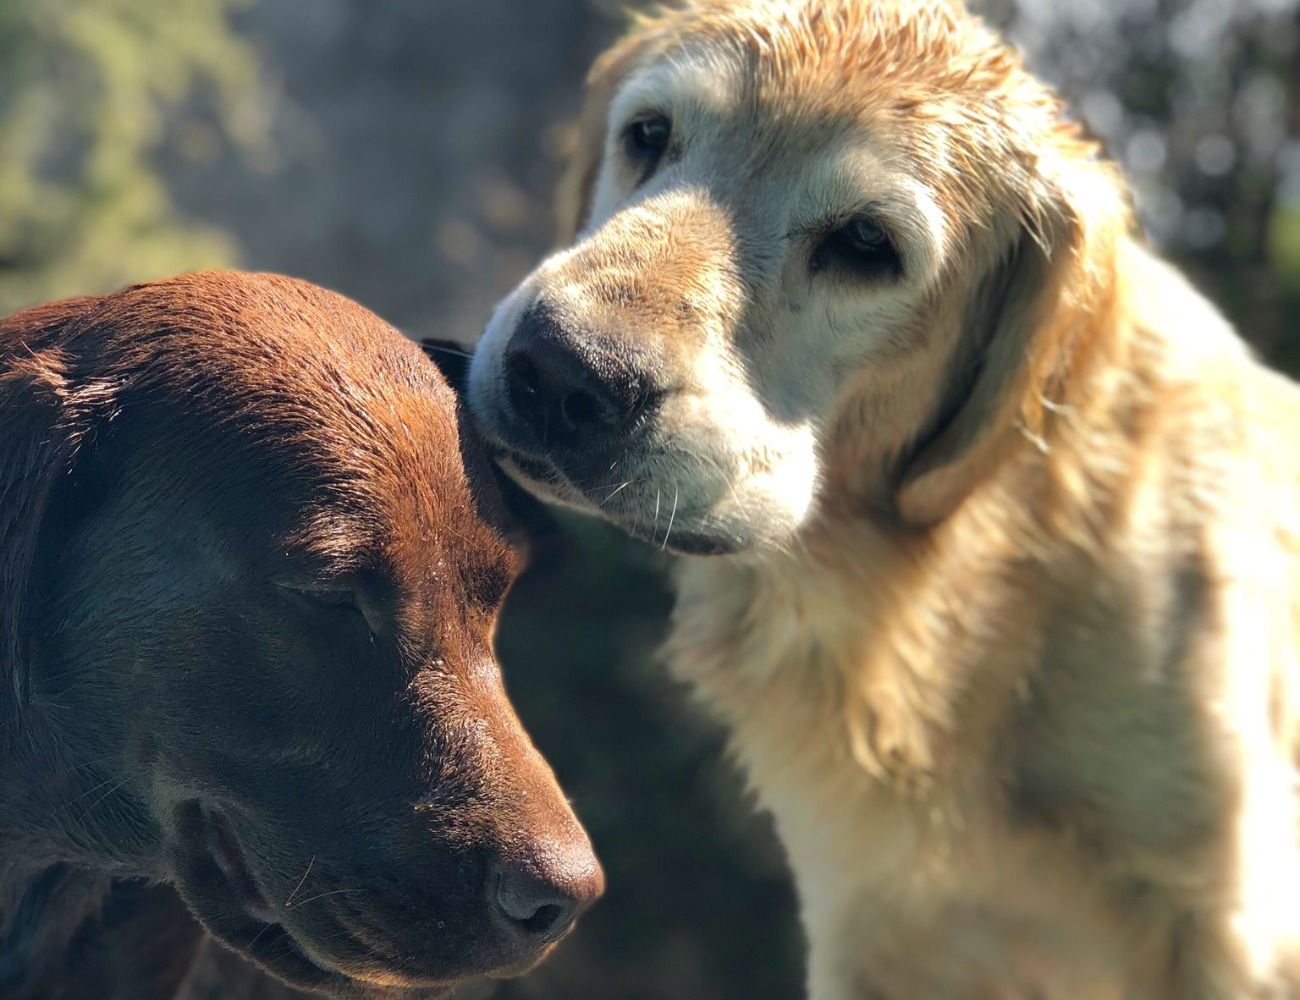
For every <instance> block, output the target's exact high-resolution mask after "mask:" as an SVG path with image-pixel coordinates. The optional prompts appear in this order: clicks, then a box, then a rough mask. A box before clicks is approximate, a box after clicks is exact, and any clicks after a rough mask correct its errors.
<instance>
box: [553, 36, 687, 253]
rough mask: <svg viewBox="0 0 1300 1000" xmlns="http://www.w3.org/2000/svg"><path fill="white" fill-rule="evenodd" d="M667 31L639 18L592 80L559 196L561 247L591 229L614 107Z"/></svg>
mask: <svg viewBox="0 0 1300 1000" xmlns="http://www.w3.org/2000/svg"><path fill="white" fill-rule="evenodd" d="M661 28H662V22H661V21H659V20H657V19H654V18H651V17H646V16H642V17H638V18H637V19H636V21H635V22H634V25H633V28H632V30H631V31H630V32H628V34H626V35H624V36H623V37H622V38H621V39H619V41H618V42H616V43H615V44H614V46H613V47H612V48H610V49H607V50H606V51H605V52H603V53H602V54H601V55H600V57H599V58H598V59H597V60H596V62H595V63H594V64H593V65H592V67H591V72H590V73H588V74H587V88H586V94H585V97H584V98H583V104H582V113H581V114H580V115H579V116H578V126H577V139H576V142H575V145H574V148H573V152H572V153H571V154H570V155H569V163H568V166H567V167H566V168H565V171H564V176H563V177H562V178H561V179H560V187H559V191H558V192H557V193H556V205H557V213H558V221H559V231H558V237H559V245H560V246H568V245H570V244H571V243H572V242H573V241H574V239H575V238H576V237H577V235H578V233H579V232H581V231H582V228H583V226H585V225H586V223H587V218H588V215H589V214H590V212H591V198H592V195H593V193H594V192H595V187H596V175H597V174H598V173H599V172H600V163H601V160H602V158H603V157H604V154H605V137H606V134H607V132H608V125H609V122H608V118H609V106H610V103H611V102H612V101H613V100H614V95H615V94H616V93H617V92H618V88H619V85H620V84H622V82H623V80H624V79H625V78H626V77H627V75H628V73H630V72H631V71H632V69H633V68H634V67H635V66H636V64H637V63H638V62H639V61H640V60H641V58H642V57H643V56H644V55H645V54H646V53H647V52H648V51H649V50H650V49H651V48H653V47H654V45H655V44H656V43H657V42H658V41H659V40H660V36H661V34H662V30H661Z"/></svg>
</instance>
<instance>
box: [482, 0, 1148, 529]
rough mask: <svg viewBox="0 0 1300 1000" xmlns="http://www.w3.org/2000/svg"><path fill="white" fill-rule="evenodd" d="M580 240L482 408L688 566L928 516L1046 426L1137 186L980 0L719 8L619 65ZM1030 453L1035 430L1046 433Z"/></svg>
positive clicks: (553, 472)
mask: <svg viewBox="0 0 1300 1000" xmlns="http://www.w3.org/2000/svg"><path fill="white" fill-rule="evenodd" d="M579 132H580V134H579V138H578V148H577V152H576V154H575V157H574V162H573V164H572V168H571V173H570V176H569V179H568V181H567V182H566V186H565V191H564V193H563V195H564V196H563V198H562V201H563V205H562V209H563V211H564V213H565V219H564V222H565V225H566V233H565V236H566V241H567V240H569V239H572V240H573V242H572V245H571V246H569V247H568V248H567V249H564V250H562V251H560V252H558V253H556V254H554V255H553V256H552V257H550V258H549V259H547V260H546V261H544V262H543V263H542V264H541V266H540V267H538V268H537V270H536V271H534V272H533V274H532V275H530V276H529V277H528V278H527V279H526V280H525V281H524V282H523V283H522V284H521V285H520V286H519V287H518V288H517V289H516V290H515V291H514V293H513V294H511V295H510V296H509V298H507V299H506V300H505V302H504V303H503V304H502V305H501V306H500V308H499V309H498V311H497V313H496V315H495V316H494V317H493V319H492V321H491V322H490V324H489V325H488V328H487V330H486V333H485V334H484V337H483V339H482V341H481V343H480V346H479V347H478V349H477V351H476V353H475V358H474V362H473V366H472V370H471V377H470V405H471V409H472V410H473V412H474V415H475V418H476V420H477V421H478V423H479V425H480V427H481V428H482V430H483V431H484V433H485V435H486V436H487V438H488V439H489V441H490V442H491V444H492V445H493V446H494V448H495V449H496V450H497V452H498V454H499V455H500V456H501V459H502V462H503V465H504V466H505V468H506V469H507V470H508V471H510V472H511V473H512V474H513V475H514V476H516V477H517V478H518V479H520V480H521V481H522V482H525V483H527V484H529V486H530V488H531V489H533V490H534V491H535V492H536V493H538V494H539V495H541V496H543V497H546V498H549V499H552V500H555V501H558V502H561V503H567V504H569V505H572V506H574V507H577V508H579V509H582V510H585V511H588V512H591V513H599V514H601V515H603V516H605V517H607V518H609V519H610V520H612V521H614V522H615V523H617V524H619V525H621V526H622V527H623V528H625V529H626V530H628V531H629V532H631V533H632V534H635V535H638V536H640V537H642V538H645V539H647V540H651V541H653V542H655V543H656V544H661V545H663V546H664V547H667V548H670V549H674V550H677V551H680V552H685V553H701V554H707V553H720V552H730V551H737V550H744V549H751V548H757V549H762V548H770V547H773V546H776V547H779V546H782V545H784V544H786V543H788V542H789V540H790V539H791V537H792V536H793V535H794V534H796V533H797V532H798V531H799V530H800V529H801V527H802V526H804V525H805V524H806V523H808V522H809V521H810V519H811V518H812V517H813V516H814V515H815V512H816V511H817V510H818V508H819V506H821V505H824V504H825V502H826V498H827V497H828V496H830V495H832V494H833V495H835V496H836V497H844V498H851V499H850V502H852V503H855V504H858V505H859V507H860V509H873V510H876V511H878V512H880V513H882V514H884V515H885V516H889V517H901V518H902V519H903V520H905V521H907V522H910V523H914V524H917V525H924V524H930V523H933V522H934V521H936V520H938V519H940V518H942V517H943V516H945V515H946V514H947V513H948V512H949V511H951V510H952V509H954V508H955V506H956V505H957V504H958V503H960V501H961V499H962V498H963V497H964V496H965V495H966V494H967V492H968V491H969V490H970V489H971V487H972V485H973V484H974V483H975V482H977V481H978V480H979V479H980V477H981V476H983V475H984V474H985V473H986V472H987V470H988V469H989V468H991V466H992V465H993V463H994V462H995V461H996V460H998V458H999V456H1000V455H1001V454H1002V453H1003V452H1004V451H1005V447H1004V446H1005V445H1006V444H1007V442H1008V441H1009V440H1014V439H1015V437H1016V434H1017V429H1018V428H1019V429H1021V430H1025V431H1027V432H1028V434H1027V435H1026V436H1028V437H1032V436H1033V434H1034V432H1035V428H1036V427H1037V425H1038V423H1039V421H1040V418H1041V417H1042V414H1043V412H1044V411H1043V409H1042V405H1041V400H1038V401H1035V400H1036V399H1037V397H1038V394H1036V393H1033V392H1028V391H1026V387H1027V386H1029V385H1031V384H1033V385H1036V386H1038V387H1040V388H1043V389H1044V391H1050V387H1047V385H1046V378H1045V373H1046V372H1047V371H1048V370H1049V369H1052V368H1054V367H1060V366H1061V365H1063V364H1064V362H1063V361H1062V359H1063V358H1064V357H1065V355H1066V354H1067V353H1069V352H1071V351H1074V350H1075V348H1076V347H1077V346H1078V342H1079V340H1080V338H1081V337H1082V333H1081V332H1080V330H1079V329H1077V328H1076V327H1075V325H1074V324H1073V322H1072V321H1068V320H1066V319H1065V318H1064V313H1061V312H1059V311H1058V307H1061V306H1062V305H1064V307H1066V308H1068V309H1069V310H1071V311H1072V315H1073V316H1083V315H1087V314H1088V312H1089V311H1090V310H1093V309H1094V307H1096V305H1097V303H1096V301H1095V300H1096V298H1097V296H1098V295H1099V294H1100V293H1099V292H1098V291H1097V289H1099V288H1101V287H1102V286H1103V285H1104V282H1103V281H1101V280H1100V279H1101V278H1102V277H1103V276H1102V275H1099V274H1097V273H1094V271H1093V270H1092V268H1093V267H1094V266H1095V265H1096V262H1097V261H1099V260H1104V259H1106V256H1105V255H1104V254H1101V253H1098V252H1097V250H1098V248H1099V247H1100V246H1101V245H1102V244H1104V243H1106V242H1107V241H1110V242H1112V243H1113V241H1114V240H1115V239H1116V236H1117V234H1118V233H1121V232H1123V231H1124V230H1125V228H1126V227H1127V225H1128V212H1127V207H1126V200H1125V197H1124V195H1123V191H1122V186H1121V185H1120V184H1119V182H1118V180H1117V178H1116V176H1115V174H1114V172H1113V169H1112V168H1111V167H1110V166H1108V165H1107V164H1105V163H1103V162H1101V161H1099V160H1098V159H1097V157H1096V155H1095V150H1094V148H1093V147H1092V145H1091V144H1090V143H1088V142H1086V141H1084V140H1082V139H1081V138H1080V136H1079V133H1078V130H1077V128H1076V127H1075V126H1073V125H1071V124H1069V123H1067V122H1066V121H1065V120H1064V118H1063V116H1062V114H1061V112H1060V109H1059V107H1058V103H1057V101H1056V100H1055V99H1054V98H1053V96H1052V95H1051V94H1050V93H1049V92H1048V91H1047V90H1046V88H1044V87H1043V86H1042V85H1040V84H1039V83H1038V82H1036V81H1035V80H1034V79H1033V78H1032V77H1030V76H1029V75H1028V73H1027V72H1026V71H1025V70H1024V69H1023V68H1022V67H1021V65H1020V63H1019V60H1018V59H1017V57H1016V56H1015V55H1014V53H1012V52H1011V51H1010V50H1009V49H1008V48H1007V47H1006V46H1004V45H1003V44H1002V43H1001V42H1000V41H999V40H998V39H997V38H996V36H994V35H993V34H992V33H991V32H990V31H989V30H988V29H987V28H985V27H984V26H983V25H982V24H981V23H980V22H979V21H977V20H976V19H975V18H973V17H971V16H970V15H969V14H967V13H966V12H965V11H964V10H962V9H961V8H960V6H959V5H958V4H956V3H936V2H933V0H781V2H769V0H730V2H721V0H695V2H688V3H686V4H685V5H684V6H683V7H682V8H681V9H678V10H675V11H670V12H668V13H665V14H662V15H659V16H656V17H654V18H648V19H645V20H643V21H642V22H641V23H640V25H639V26H638V28H637V29H636V30H635V31H634V32H633V33H632V34H631V35H630V36H629V37H627V38H626V39H624V40H623V41H621V42H620V43H619V44H618V45H617V46H615V48H614V49H612V50H611V51H610V52H608V53H607V54H606V55H605V56H604V57H602V58H601V59H600V61H599V62H598V63H597V64H596V66H595V69H594V70H593V72H592V75H591V79H590V85H589V98H588V103H587V107H586V110H585V112H584V114H583V117H582V120H581V123H580V126H579ZM1021 440H1022V442H1023V441H1024V437H1022V438H1021Z"/></svg>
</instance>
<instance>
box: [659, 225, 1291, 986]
mask: <svg viewBox="0 0 1300 1000" xmlns="http://www.w3.org/2000/svg"><path fill="white" fill-rule="evenodd" d="M1128 252H1129V253H1130V254H1131V257H1132V261H1131V263H1132V266H1133V268H1134V270H1135V273H1133V274H1132V281H1131V282H1129V283H1127V284H1126V285H1125V288H1126V290H1127V292H1128V293H1130V297H1129V298H1128V299H1127V304H1128V306H1129V307H1130V309H1129V310H1128V317H1129V318H1128V320H1127V323H1128V326H1129V329H1128V331H1127V337H1126V340H1127V341H1128V343H1127V350H1126V354H1127V356H1128V358H1129V359H1130V361H1131V367H1126V368H1125V369H1124V370H1122V371H1117V372H1115V373H1113V376H1112V377H1111V378H1109V379H1107V380H1105V381H1106V382H1107V383H1108V384H1110V385H1111V388H1112V391H1113V394H1114V399H1113V400H1112V401H1111V404H1110V405H1109V406H1108V407H1107V408H1106V409H1107V410H1108V411H1109V412H1110V414H1111V416H1112V417H1113V421H1111V422H1110V423H1109V424H1093V425H1092V426H1091V427H1090V428H1089V429H1088V431H1087V433H1086V434H1083V435H1081V437H1080V439H1079V441H1078V442H1077V448H1078V450H1077V451H1076V452H1075V453H1073V454H1069V453H1057V452H1055V451H1049V452H1048V453H1046V454H1044V453H1043V452H1041V451H1039V450H1037V449H1030V450H1028V451H1027V452H1026V453H1025V454H1024V455H1023V456H1022V457H1021V458H1020V459H1019V460H1017V461H1014V462H1012V463H1010V465H1009V466H1008V468H1007V469H1006V470H1005V471H1004V473H1003V474H1002V475H1001V476H1000V477H999V478H998V480H997V481H996V482H993V483H990V484H988V485H987V488H986V489H985V490H984V491H983V492H981V493H979V494H977V495H975V496H972V497H971V498H970V500H969V501H968V502H967V504H966V506H964V507H963V508H962V509H961V510H959V511H958V513H957V514H955V515H954V516H953V517H952V518H951V519H950V520H949V521H948V522H947V523H945V524H944V525H943V526H942V527H941V528H939V529H937V530H936V531H934V532H933V533H932V534H926V535H915V534H908V533H899V532H896V531H890V530H888V529H883V528H878V527H873V526H871V525H870V524H869V523H867V522H864V521H862V519H861V518H854V517H852V516H842V515H841V513H840V512H837V511H834V510H827V511H825V512H824V513H823V514H822V516H821V519H820V521H819V523H818V524H817V525H816V526H815V527H814V528H813V529H812V530H811V531H810V532H809V535H808V538H807V541H806V544H804V545H803V546H801V547H799V548H798V549H796V550H794V551H793V552H792V553H790V554H786V555H780V556H776V557H773V556H770V555H768V556H764V557H762V558H759V559H753V560H726V561H720V560H700V559H696V560H690V561H688V562H685V563H684V564H682V565H681V567H680V568H679V577H678V580H679V595H678V605H677V610H676V613H675V617H674V624H675V628H674V631H673V634H672V637H671V639H670V651H671V656H672V661H673V664H674V667H675V668H676V670H677V672H678V674H679V675H680V676H682V677H683V678H684V679H688V680H690V681H692V682H693V683H694V684H695V685H697V688H698V689H699V690H700V691H701V693H702V694H703V696H704V698H705V700H706V702H707V703H708V704H709V705H710V707H711V708H712V709H713V710H714V711H715V712H716V713H717V714H718V715H719V716H720V717H721V718H722V719H723V720H724V721H725V722H726V723H727V724H728V726H729V727H730V729H731V732H732V736H733V747H734V749H735V751H736V753H737V755H738V757H739V758H740V760H741V761H742V763H743V764H744V765H745V767H746V768H747V771H748V773H749V775H750V778H751V781H752V783H753V786H754V788H755V789H756V791H757V793H758V795H759V797H760V799H761V801H762V802H763V804H764V805H766V806H767V807H769V808H770V809H771V810H772V811H773V813H774V815H775V817H776V820H777V824H778V828H779V831H780V834H781V837H782V839H783V841H784V843H785V845H786V847H787V849H788V851H789V854H790V860H791V864H792V867H793V868H794V870H795V872H796V875H797V879H798V886H799V891H800V895H801V899H802V904H803V909H804V913H805V920H806V923H807V930H808V933H809V937H810V939H811V942H812V945H813V948H812V968H811V970H810V971H811V989H812V996H813V997H814V998H818V1000H821V998H842V997H861V996H869V997H875V996H883V997H891V998H892V997H906V998H910V997H950V996H951V997H963V998H965V997H1040V996H1041V997H1115V998H1139V997H1225V998H1226V997H1244V996H1290V995H1292V992H1291V991H1293V990H1296V989H1300V980H1295V979H1292V978H1288V971H1287V967H1288V963H1290V966H1291V968H1290V973H1289V975H1290V976H1294V975H1295V971H1296V970H1295V957H1294V954H1295V953H1294V948H1295V946H1296V945H1297V943H1300V938H1298V936H1297V927H1298V926H1300V904H1297V902H1296V901H1297V900H1300V871H1298V870H1297V858H1296V850H1295V838H1296V830H1297V816H1296V812H1295V802H1294V798H1293V796H1294V780H1295V778H1294V772H1293V761H1294V759H1295V754H1296V748H1297V732H1300V729H1298V727H1297V704H1296V702H1297V693H1296V685H1297V680H1298V679H1300V665H1298V664H1297V655H1298V653H1297V648H1298V645H1297V644H1298V640H1300V558H1298V557H1300V471H1298V469H1300V467H1298V465H1297V461H1296V457H1295V447H1296V446H1295V442H1294V440H1293V435H1294V433H1295V431H1296V430H1298V429H1300V394H1297V392H1296V391H1295V389H1294V387H1293V386H1291V385H1290V384H1289V383H1286V382H1285V381H1284V380H1282V379H1281V378H1279V377H1278V376H1276V375H1274V374H1272V373H1270V372H1268V371H1266V370H1265V369H1263V368H1261V367H1260V366H1258V365H1257V364H1255V363H1254V362H1253V361H1252V360H1251V359H1250V358H1249V357H1248V356H1247V354H1246V352H1245V351H1244V349H1243V348H1242V345H1241V343H1240V341H1239V340H1238V339H1237V338H1236V336H1235V335H1234V334H1233V333H1232V332H1231V331H1230V330H1229V329H1228V328H1227V326H1226V325H1225V324H1224V323H1223V322H1222V321H1221V320H1220V319H1219V318H1218V317H1217V315H1215V314H1214V313H1213V311H1212V309H1211V307H1209V306H1208V305H1207V304H1205V303H1204V302H1203V301H1202V300H1200V298H1199V297H1198V296H1196V295H1195V293H1193V292H1192V291H1191V290H1190V289H1189V288H1188V287H1187V286H1186V285H1185V284H1183V283H1182V281H1181V279H1179V278H1178V277H1177V276H1176V275H1174V274H1173V273H1172V272H1170V271H1168V270H1167V269H1166V268H1164V266H1163V265H1161V264H1159V263H1157V262H1155V261H1154V260H1151V259H1150V258H1147V257H1146V255H1145V254H1144V253H1143V252H1142V251H1140V250H1138V249H1136V248H1133V247H1130V248H1129V250H1128ZM1061 451H1062V452H1067V449H1066V448H1065V447H1062V448H1061ZM1049 463H1056V464H1055V467H1054V468H1053V469H1051V470H1050V472H1051V474H1052V475H1055V476H1067V477H1068V476H1070V475H1074V476H1078V477H1080V478H1081V479H1082V480H1086V482H1087V484H1088V488H1087V490H1086V491H1085V492H1084V493H1083V494H1082V499H1076V500H1074V501H1072V502H1069V503H1067V504H1065V505H1064V506H1063V507H1062V508H1061V509H1057V510H1055V511H1053V510H1051V509H1050V506H1051V501H1050V499H1044V500H1043V501H1042V509H1039V510H1034V509H1032V503H1033V502H1032V500H1028V498H1031V497H1033V496H1034V495H1035V494H1036V493H1039V490H1040V488H1041V484H1042V481H1043V477H1044V476H1046V475H1048V473H1049V470H1048V469H1047V465H1048V464H1049ZM1039 495H1042V494H1041V493H1039ZM1049 495H1050V494H1049ZM1027 505H1028V508H1029V509H1026V508H1027ZM1066 511H1068V515H1069V517H1068V523H1070V524H1072V525H1074V526H1075V527H1077V528H1078V530H1079V532H1080V533H1081V534H1078V535H1073V534H1069V533H1067V534H1066V535H1065V536H1061V535H1059V534H1056V533H1054V532H1053V531H1052V530H1051V516H1052V515H1053V514H1055V515H1057V516H1058V517H1059V516H1062V515H1064V514H1065V513H1066ZM873 991H874V992H873Z"/></svg>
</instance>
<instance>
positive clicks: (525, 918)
mask: <svg viewBox="0 0 1300 1000" xmlns="http://www.w3.org/2000/svg"><path fill="white" fill-rule="evenodd" d="M604 890H605V875H604V873H603V872H602V871H601V868H600V863H599V862H598V861H597V860H596V857H595V855H594V854H592V853H591V851H590V850H589V849H588V850H585V851H577V852H572V853H571V855H569V856H566V855H565V854H563V853H559V852H548V853H545V854H539V855H537V856H536V857H533V858H529V859H527V860H524V861H512V862H500V863H498V865H497V866H496V872H495V874H494V877H493V878H491V879H490V880H489V892H490V893H491V897H492V898H491V900H490V903H491V905H492V906H493V908H494V909H495V911H496V914H497V922H498V923H499V924H500V925H501V926H502V927H503V928H504V929H505V930H506V932H507V933H508V934H510V935H511V936H513V937H515V938H516V939H518V941H519V943H520V944H522V945H524V946H527V947H536V946H540V945H543V944H546V943H548V942H551V941H554V940H556V939H558V938H560V937H562V936H563V935H564V933H565V932H566V931H567V930H568V929H569V928H570V927H572V926H573V922H574V921H575V920H577V918H578V915H579V914H580V913H582V911H583V910H585V909H587V907H589V906H590V905H591V904H592V903H594V902H595V901H596V900H597V899H598V898H599V897H600V894H601V893H602V892H604Z"/></svg>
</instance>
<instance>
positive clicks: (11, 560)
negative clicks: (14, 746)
mask: <svg viewBox="0 0 1300 1000" xmlns="http://www.w3.org/2000/svg"><path fill="white" fill-rule="evenodd" d="M95 301H97V300H95V299H72V300H68V301H66V302H59V303H53V304H51V305H47V306H38V307H36V308H34V309H27V310H24V311H22V312H18V313H15V314H14V315H12V316H10V317H8V318H7V319H0V414H3V421H0V721H3V720H16V718H17V716H18V715H19V714H20V713H21V710H22V707H23V706H24V704H25V703H26V701H27V698H28V695H29V688H30V684H29V663H28V641H29V636H28V629H29V624H30V623H29V619H30V609H29V607H28V602H29V592H30V590H31V583H32V572H33V569H34V567H35V565H36V561H37V557H38V552H37V546H38V542H39V539H40V535H41V527H42V525H43V524H44V521H45V513H46V510H47V509H48V507H49V505H50V501H51V498H52V497H53V495H54V493H55V490H56V488H57V486H58V484H59V482H60V481H61V480H62V479H64V478H65V477H66V476H67V475H68V474H69V472H70V469H71V465H72V457H73V454H74V452H75V451H76V447H77V443H78V441H79V440H80V438H81V437H82V435H83V433H84V427H83V426H82V424H81V422H80V421H79V420H78V419H77V418H76V416H75V414H74V412H73V411H74V406H73V391H72V386H71V384H70V381H69V377H68V373H67V372H68V366H67V363H66V358H65V355H64V354H63V353H62V351H61V350H60V349H59V347H58V346H57V344H55V343H54V342H53V341H54V340H55V339H56V338H55V336H53V335H54V334H55V331H57V330H58V329H59V328H61V327H63V326H65V325H66V324H67V323H68V322H69V321H70V320H71V319H73V318H74V317H77V316H79V315H81V314H82V313H83V312H84V310H85V308H86V307H87V306H88V305H89V304H91V303H92V302H95Z"/></svg>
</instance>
